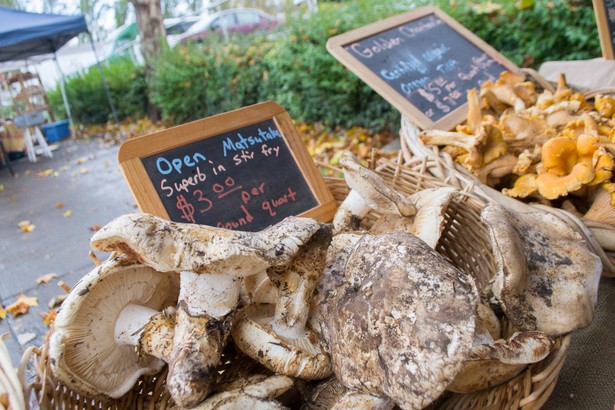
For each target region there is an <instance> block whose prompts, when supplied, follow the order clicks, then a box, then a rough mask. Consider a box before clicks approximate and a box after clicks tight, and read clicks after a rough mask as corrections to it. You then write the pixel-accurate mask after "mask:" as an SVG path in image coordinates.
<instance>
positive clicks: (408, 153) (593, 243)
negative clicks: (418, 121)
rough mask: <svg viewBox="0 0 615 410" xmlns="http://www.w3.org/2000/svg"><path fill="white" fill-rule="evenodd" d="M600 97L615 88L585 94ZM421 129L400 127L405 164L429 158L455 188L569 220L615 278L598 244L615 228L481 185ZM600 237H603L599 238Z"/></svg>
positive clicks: (614, 256) (612, 256)
mask: <svg viewBox="0 0 615 410" xmlns="http://www.w3.org/2000/svg"><path fill="white" fill-rule="evenodd" d="M524 72H525V73H526V74H528V77H529V78H530V79H531V80H532V81H534V82H536V83H537V85H538V86H539V87H542V88H543V89H546V90H549V91H554V88H553V86H552V85H551V84H550V83H549V82H548V81H546V80H545V79H544V78H543V77H541V76H540V75H539V74H538V73H537V72H536V71H534V70H524ZM598 94H615V89H612V88H608V89H607V88H605V89H599V90H591V91H586V92H583V95H584V97H585V98H587V99H591V98H593V97H595V96H596V95H598ZM419 133H420V130H419V129H418V128H417V126H416V125H415V124H413V123H412V122H411V121H410V120H409V119H408V118H406V117H402V119H401V128H400V142H401V152H402V153H403V157H404V159H405V161H410V162H411V161H413V159H414V158H429V164H430V166H429V172H430V173H431V174H432V175H434V176H435V177H437V178H438V179H441V180H445V181H447V182H448V183H449V184H451V185H452V186H455V187H457V188H460V189H470V190H471V191H472V192H473V193H474V194H475V195H477V196H479V197H481V198H483V199H484V200H487V201H488V200H493V201H496V202H498V203H500V204H502V205H505V206H507V207H509V208H512V209H516V210H519V211H522V212H523V211H527V212H530V211H536V210H537V209H540V210H542V211H544V212H549V213H552V214H554V215H556V216H558V217H559V218H560V219H562V220H563V221H565V222H566V223H567V224H568V225H569V226H570V227H572V228H573V229H574V230H576V231H577V232H579V233H580V234H581V235H582V236H583V238H584V239H585V241H586V243H587V245H588V247H589V248H590V250H592V251H593V252H594V253H595V254H596V255H598V256H599V257H600V259H601V261H602V265H603V270H602V276H605V277H615V253H614V252H612V251H609V250H605V249H603V247H602V246H601V245H600V242H599V241H598V239H597V238H598V237H599V236H604V235H615V228H613V227H612V226H610V225H606V224H601V223H599V222H594V221H589V220H582V219H580V218H579V217H577V216H576V215H573V214H572V213H570V212H567V211H565V210H563V209H560V208H554V207H548V206H545V205H540V204H531V205H530V204H526V203H525V202H522V201H519V200H517V199H515V198H511V197H508V196H506V195H504V194H503V193H501V192H500V191H498V190H496V189H493V188H491V187H489V186H487V185H485V184H483V183H481V182H480V181H479V180H478V179H477V178H476V177H475V176H474V175H472V174H471V173H470V172H469V171H468V170H466V169H465V168H464V167H463V166H461V165H460V164H457V163H455V162H454V161H453V159H452V158H451V157H450V155H448V154H447V153H444V152H440V151H439V149H438V147H435V146H426V145H425V144H423V142H422V141H421V139H420V138H419ZM599 234H600V235H599Z"/></svg>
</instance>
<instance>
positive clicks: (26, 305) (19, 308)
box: [6, 294, 38, 317]
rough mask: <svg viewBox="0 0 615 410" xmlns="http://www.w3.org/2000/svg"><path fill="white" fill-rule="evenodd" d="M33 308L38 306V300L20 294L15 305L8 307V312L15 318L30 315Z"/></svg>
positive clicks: (34, 297)
mask: <svg viewBox="0 0 615 410" xmlns="http://www.w3.org/2000/svg"><path fill="white" fill-rule="evenodd" d="M31 306H38V298H37V297H36V296H26V295H24V294H20V295H19V296H17V300H16V301H15V303H13V304H10V305H8V306H7V307H6V311H7V312H9V313H10V314H11V315H13V317H17V316H20V315H25V314H26V313H28V311H29V310H30V307H31Z"/></svg>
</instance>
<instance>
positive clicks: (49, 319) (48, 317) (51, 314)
mask: <svg viewBox="0 0 615 410" xmlns="http://www.w3.org/2000/svg"><path fill="white" fill-rule="evenodd" d="M57 314H58V311H57V310H56V309H51V310H49V311H48V312H45V313H41V314H40V315H41V316H42V317H43V323H44V324H45V325H46V326H49V325H51V324H52V323H53V321H54V320H55V319H56V316H57Z"/></svg>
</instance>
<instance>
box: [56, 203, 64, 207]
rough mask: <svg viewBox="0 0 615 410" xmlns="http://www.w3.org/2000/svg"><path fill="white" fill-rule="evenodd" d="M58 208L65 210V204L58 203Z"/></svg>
mask: <svg viewBox="0 0 615 410" xmlns="http://www.w3.org/2000/svg"><path fill="white" fill-rule="evenodd" d="M56 208H58V209H62V208H64V204H63V203H62V202H58V203H57V204H56Z"/></svg>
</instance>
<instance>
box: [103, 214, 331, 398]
mask: <svg viewBox="0 0 615 410" xmlns="http://www.w3.org/2000/svg"><path fill="white" fill-rule="evenodd" d="M319 229H320V225H319V224H318V223H317V222H316V221H314V220H312V219H308V218H293V217H291V218H286V219H284V220H283V221H281V222H279V223H278V224H276V225H273V226H271V227H269V228H267V229H264V230H262V231H260V232H254V233H252V232H239V231H230V230H226V229H220V228H213V227H209V226H205V225H195V224H183V223H175V222H169V221H166V220H163V219H162V218H158V217H155V216H153V215H148V214H129V215H124V216H121V217H119V218H117V219H115V220H114V221H112V222H110V223H109V224H108V225H106V226H105V227H103V228H102V229H101V230H99V231H98V232H96V234H95V235H94V236H93V237H92V240H91V244H92V247H93V248H95V249H98V250H102V251H108V252H109V251H118V252H123V253H126V254H128V255H130V256H131V257H133V258H136V259H137V260H139V261H140V262H142V263H143V264H145V265H148V266H151V267H153V268H154V269H156V270H157V271H160V272H180V278H181V279H180V292H179V300H178V304H177V318H176V327H175V335H174V339H173V349H172V353H171V357H170V360H169V373H168V376H167V388H168V390H169V392H170V393H171V395H172V397H173V399H174V400H175V402H176V403H177V404H178V405H180V406H184V407H193V406H195V405H196V404H198V403H200V402H201V401H202V400H203V399H205V397H207V395H208V394H209V392H210V389H211V384H212V382H213V377H211V374H212V372H215V367H216V365H218V363H219V360H220V356H221V354H222V349H223V348H224V346H225V344H226V340H227V338H228V336H229V334H230V329H231V326H232V321H233V316H234V312H235V308H236V306H237V304H238V301H239V294H240V289H241V281H242V279H243V278H245V277H247V276H250V275H254V274H256V273H258V272H260V271H262V270H264V269H267V268H269V267H273V266H277V267H279V266H283V265H286V264H288V263H289V262H290V261H292V259H293V257H294V256H295V254H296V253H297V252H298V251H299V249H300V248H301V246H302V245H303V244H304V243H305V242H306V241H308V240H309V239H310V237H311V236H312V235H313V234H314V233H315V232H316V231H318V230H319Z"/></svg>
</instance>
